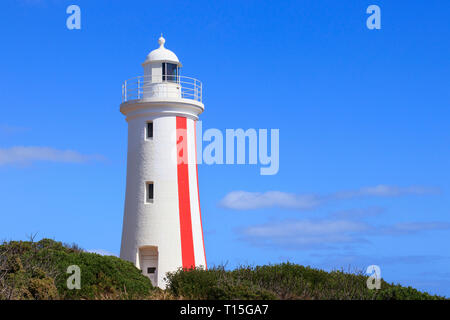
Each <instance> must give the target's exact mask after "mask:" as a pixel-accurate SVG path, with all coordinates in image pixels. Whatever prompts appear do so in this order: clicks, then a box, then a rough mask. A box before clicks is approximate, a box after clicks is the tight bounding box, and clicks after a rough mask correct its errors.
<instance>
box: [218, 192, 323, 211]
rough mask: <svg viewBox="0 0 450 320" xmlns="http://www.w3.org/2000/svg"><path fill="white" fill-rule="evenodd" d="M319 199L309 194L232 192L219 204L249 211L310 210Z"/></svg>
mask: <svg viewBox="0 0 450 320" xmlns="http://www.w3.org/2000/svg"><path fill="white" fill-rule="evenodd" d="M320 201H321V200H320V199H319V198H318V197H317V196H315V195H310V194H300V195H297V194H293V193H286V192H280V191H268V192H264V193H258V192H247V191H233V192H230V193H228V194H227V195H226V196H225V197H224V198H223V199H222V200H221V202H220V204H221V205H222V206H223V207H225V208H229V209H234V210H249V209H259V208H269V207H282V208H293V209H299V210H301V209H311V208H314V207H316V206H318V205H319V204H320Z"/></svg>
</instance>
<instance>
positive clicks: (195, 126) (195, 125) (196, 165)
mask: <svg viewBox="0 0 450 320" xmlns="http://www.w3.org/2000/svg"><path fill="white" fill-rule="evenodd" d="M194 141H195V171H196V174H197V196H198V212H199V214H200V228H202V241H203V256H204V257H205V269H208V265H207V263H206V251H205V237H204V236H203V223H202V210H201V206H200V189H199V187H198V162H197V122H194Z"/></svg>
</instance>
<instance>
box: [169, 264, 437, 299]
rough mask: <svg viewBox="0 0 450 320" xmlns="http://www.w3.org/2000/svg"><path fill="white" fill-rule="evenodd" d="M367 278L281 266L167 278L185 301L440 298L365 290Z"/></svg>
mask: <svg viewBox="0 0 450 320" xmlns="http://www.w3.org/2000/svg"><path fill="white" fill-rule="evenodd" d="M367 278H368V277H367V276H365V275H363V274H354V273H345V272H341V271H333V272H325V271H323V270H318V269H313V268H310V267H304V266H301V265H296V264H291V263H283V264H277V265H269V266H257V267H248V266H243V267H240V268H237V269H235V270H232V271H226V270H225V269H224V268H223V267H219V268H213V269H209V270H206V271H205V270H200V269H196V270H190V271H183V270H179V271H177V272H174V273H170V274H169V275H168V279H169V287H168V289H169V291H170V292H172V294H173V295H174V296H176V297H183V298H185V299H284V300H285V299H302V300H312V299H333V300H355V299H357V300H374V299H376V300H424V299H426V300H429V299H442V297H438V296H432V295H429V294H427V293H423V292H420V291H418V290H416V289H413V288H411V287H403V286H400V285H394V284H389V283H387V282H385V281H383V280H382V283H381V289H380V290H369V289H368V288H367V285H366V283H367Z"/></svg>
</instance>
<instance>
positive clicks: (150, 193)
mask: <svg viewBox="0 0 450 320" xmlns="http://www.w3.org/2000/svg"><path fill="white" fill-rule="evenodd" d="M146 189H147V190H146V193H147V197H146V198H147V202H153V196H154V194H153V192H154V190H153V189H154V187H153V182H147V186H146Z"/></svg>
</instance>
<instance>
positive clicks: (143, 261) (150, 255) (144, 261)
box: [139, 247, 158, 287]
mask: <svg viewBox="0 0 450 320" xmlns="http://www.w3.org/2000/svg"><path fill="white" fill-rule="evenodd" d="M139 256H140V261H139V262H140V267H141V270H142V273H143V274H144V275H145V276H147V277H148V278H149V279H150V281H151V282H152V285H153V286H154V287H156V286H157V285H158V247H144V248H141V249H139Z"/></svg>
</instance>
